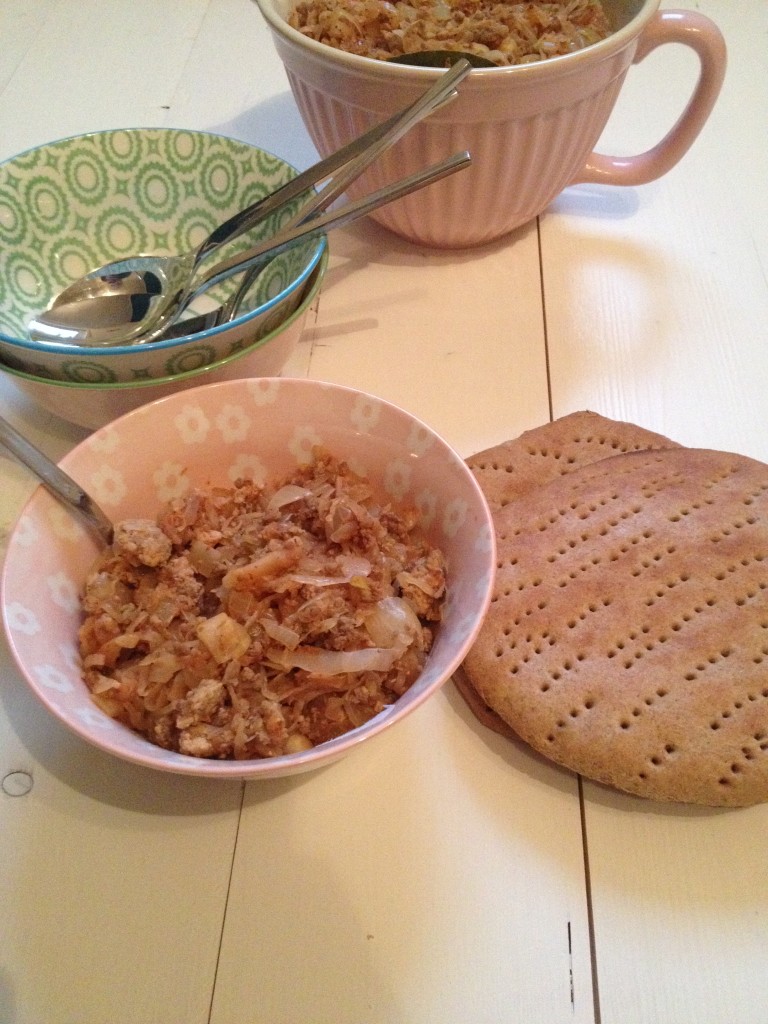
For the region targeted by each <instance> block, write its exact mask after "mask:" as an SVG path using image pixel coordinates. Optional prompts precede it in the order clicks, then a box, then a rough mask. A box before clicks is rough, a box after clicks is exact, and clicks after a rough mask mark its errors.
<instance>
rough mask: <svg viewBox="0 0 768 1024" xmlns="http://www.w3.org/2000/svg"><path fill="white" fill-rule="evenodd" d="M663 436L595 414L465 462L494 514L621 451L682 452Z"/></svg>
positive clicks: (575, 416)
mask: <svg viewBox="0 0 768 1024" xmlns="http://www.w3.org/2000/svg"><path fill="white" fill-rule="evenodd" d="M678 447H679V445H678V444H677V443H676V442H675V441H671V440H670V439H669V438H668V437H664V435H663V434H656V433H654V432H653V431H652V430H646V429H645V428H644V427H638V426H635V424H634V423H624V422H622V421H620V420H611V419H607V418H606V417H605V416H600V415H599V414H598V413H596V412H574V413H571V414H570V415H569V416H562V417H560V419H557V420H554V421H553V422H552V423H546V424H544V425H543V426H540V427H535V428H534V429H533V430H527V431H526V432H525V433H524V434H521V435H520V436H519V437H516V438H515V439H514V440H512V441H505V442H504V443H503V444H499V445H496V446H494V447H493V448H486V449H485V451H482V452H478V453H477V454H476V455H472V456H470V457H469V458H468V459H467V465H468V466H469V467H470V469H471V470H472V472H473V473H474V475H475V477H476V479H477V481H478V483H479V484H480V486H481V487H482V489H483V493H484V494H485V496H486V498H487V500H488V504H489V505H490V507H491V511H492V512H494V511H496V509H499V508H503V507H504V506H505V505H508V504H509V502H510V501H515V500H516V499H517V498H521V497H522V496H523V495H524V494H527V493H528V492H529V491H530V490H531V489H532V488H534V487H541V486H542V485H543V484H546V483H548V482H549V481H550V480H555V479H556V478H557V477H560V476H564V475H565V474H566V473H571V472H573V470H574V469H578V468H579V466H585V465H587V464H588V463H591V462H596V461H597V460H598V459H606V458H609V457H610V456H612V455H618V454H620V453H623V452H631V451H640V450H644V449H654V448H678Z"/></svg>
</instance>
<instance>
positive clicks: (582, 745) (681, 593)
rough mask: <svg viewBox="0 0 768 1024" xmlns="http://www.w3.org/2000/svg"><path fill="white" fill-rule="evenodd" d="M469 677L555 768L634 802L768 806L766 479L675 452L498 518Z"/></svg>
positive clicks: (624, 464) (585, 473)
mask: <svg viewBox="0 0 768 1024" xmlns="http://www.w3.org/2000/svg"><path fill="white" fill-rule="evenodd" d="M495 522H496V528H497V542H498V549H499V561H498V568H497V579H496V583H495V592H494V597H493V600H492V603H491V607H490V610H489V613H488V616H487V618H486V621H485V623H484V625H483V627H482V629H481V631H480V634H479V637H478V640H477V642H476V643H475V645H474V647H473V649H472V650H471V652H470V654H469V655H468V657H467V659H466V661H465V663H464V670H465V672H466V675H467V678H468V680H469V682H470V683H471V685H472V687H473V688H474V690H475V691H476V692H477V694H479V696H480V697H481V699H482V700H483V701H484V702H485V704H486V705H488V706H489V707H490V708H491V709H492V711H493V712H495V713H496V714H497V715H498V716H499V717H500V719H501V720H502V721H503V722H505V723H506V725H507V726H510V727H511V728H512V729H513V730H514V733H515V734H517V735H518V736H519V737H521V738H522V739H523V740H525V741H526V742H527V743H529V744H530V745H531V746H532V747H533V748H534V749H536V750H537V751H539V752H540V753H541V754H543V755H544V756H546V757H548V758H550V759H551V760H553V761H555V762H557V763H559V764H561V765H564V766H565V767H567V768H570V769H572V770H574V771H576V772H579V773H581V774H583V775H584V776H586V777H588V778H590V779H594V780H596V781H598V782H602V783H606V784H608V785H611V786H614V787H616V788H618V789H620V790H624V791H626V792H629V793H634V794H636V795H638V796H642V797H648V798H651V799H656V800H664V801H682V802H686V803H694V804H703V805H709V806H746V805H749V804H754V803H758V802H760V801H765V800H768V466H765V465H764V464H762V463H760V462H756V461H754V460H752V459H748V458H746V457H744V456H740V455H735V454H730V453H723V452H714V451H709V450H702V449H686V448H680V447H678V448H672V447H670V448H666V449H659V450H657V451H640V452H632V453H625V454H619V455H615V456H613V457H611V458H606V459H601V460H599V461H597V462H593V463H591V464H589V465H586V466H582V467H581V468H579V469H576V470H573V471H572V472H570V473H568V474H566V475H564V476H560V477H558V478H557V479H555V480H553V481H551V482H550V483H548V484H546V485H544V486H542V487H534V488H533V489H530V490H529V491H528V492H527V493H526V494H525V495H524V496H522V497H520V498H518V499H517V500H516V501H514V502H510V503H508V504H506V505H505V506H504V507H503V508H502V509H500V510H498V511H497V513H496V516H495Z"/></svg>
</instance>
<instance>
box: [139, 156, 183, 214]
mask: <svg viewBox="0 0 768 1024" xmlns="http://www.w3.org/2000/svg"><path fill="white" fill-rule="evenodd" d="M136 196H137V199H138V202H139V204H140V207H141V213H142V216H144V217H148V218H149V219H150V220H152V221H166V220H168V219H169V218H171V217H173V213H174V211H175V210H177V209H178V207H179V199H180V196H179V183H178V179H177V178H176V176H175V175H174V174H173V173H172V172H171V171H170V170H169V169H168V168H167V167H166V166H165V164H162V163H160V162H159V161H152V162H151V163H147V164H144V165H143V167H141V168H140V169H139V171H137V173H136Z"/></svg>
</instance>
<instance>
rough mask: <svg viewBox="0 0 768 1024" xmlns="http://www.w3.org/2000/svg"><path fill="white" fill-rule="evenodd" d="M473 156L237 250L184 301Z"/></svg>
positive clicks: (453, 160) (429, 169)
mask: <svg viewBox="0 0 768 1024" xmlns="http://www.w3.org/2000/svg"><path fill="white" fill-rule="evenodd" d="M471 159H472V158H471V156H470V154H469V153H467V152H466V151H465V152H464V153H454V155H453V156H451V157H448V159H447V160H441V161H440V162H439V163H437V164H433V165H432V166H431V167H427V168H425V169H424V170H422V171H417V172H416V173H415V174H411V175H409V176H408V177H407V178H401V179H400V180H399V181H395V182H392V183H391V184H389V185H385V186H384V187H383V188H380V189H378V190H377V191H376V192H371V194H370V195H367V196H365V197H364V198H363V199H358V200H356V201H355V202H352V203H347V204H345V205H344V206H341V207H339V208H338V209H335V210H331V212H330V213H325V214H322V215H318V216H315V217H310V218H309V220H306V221H303V222H302V223H301V224H299V225H298V226H297V227H294V228H292V229H289V230H286V231H280V232H279V233H278V234H277V235H273V236H272V237H271V238H267V239H265V240H264V241H263V242H261V243H260V244H259V245H256V246H254V247H253V248H252V249H247V250H246V251H245V252H241V253H237V254H236V255H235V256H230V257H229V259H226V260H222V261H221V263H217V264H216V265H215V266H214V267H212V268H211V269H210V270H209V271H208V272H207V274H206V275H205V276H204V277H203V278H202V279H201V280H200V281H199V282H198V284H197V286H196V287H195V288H194V289H193V290H192V291H191V292H190V293H189V295H188V296H186V298H185V302H184V304H185V305H186V304H188V303H189V302H190V301H192V299H194V298H196V296H198V295H200V294H201V293H202V292H204V291H207V290H208V289H209V288H211V287H212V286H213V285H215V284H218V283H219V282H220V281H224V280H225V279H226V278H228V277H230V276H231V275H232V274H236V273H238V272H239V271H241V270H247V269H248V268H249V267H252V266H253V265H254V264H255V263H259V262H261V261H264V260H266V258H267V257H270V258H271V257H272V256H276V255H277V254H278V253H281V252H283V251H284V250H285V249H290V247H291V246H292V245H296V243H297V242H300V241H301V240H302V239H303V238H308V237H309V236H310V235H319V234H322V233H323V232H325V231H328V230H329V229H330V228H338V227H343V225H345V224H350V223H351V222H352V221H354V220H357V219H358V218H360V217H364V216H366V214H369V213H371V212H372V211H373V210H377V209H378V208H379V207H380V206H384V205H385V204H386V203H392V202H394V201H395V200H396V199H402V198H403V196H407V195H409V194H410V193H411V192H416V191H417V190H418V189H420V188H424V187H425V186H426V185H431V184H432V183H433V182H435V181H439V180H440V179H441V178H445V177H447V175H449V174H454V173H455V172H456V171H460V170H462V169H463V168H465V167H468V166H469V164H470V163H471ZM179 312H180V310H179Z"/></svg>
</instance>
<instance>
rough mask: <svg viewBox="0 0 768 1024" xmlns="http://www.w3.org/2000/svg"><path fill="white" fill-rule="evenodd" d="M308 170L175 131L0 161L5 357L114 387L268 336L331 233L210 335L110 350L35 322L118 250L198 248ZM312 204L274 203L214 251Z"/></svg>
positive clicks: (275, 272)
mask: <svg viewBox="0 0 768 1024" xmlns="http://www.w3.org/2000/svg"><path fill="white" fill-rule="evenodd" d="M295 173H296V172H295V169H294V168H293V167H291V166H290V164H287V163H285V162H284V161H283V160H280V159H279V158H278V157H275V156H273V155H272V154H270V153H267V152H265V151H264V150H262V149H258V148H256V147H255V146H249V145H247V144H246V143H244V142H237V141H235V140H234V139H229V138H225V137H223V136H220V135H213V134H210V133H207V132H193V131H187V130H178V129H173V128H133V129H120V130H117V131H105V132H94V133H92V134H88V135H81V136H76V137H74V138H68V139H62V140H60V141H59V142H53V143H50V144H48V145H45V146H39V147H37V148H36V149H31V150H28V151H27V152H26V153H22V154H21V155H20V156H16V157H13V158H12V159H11V160H7V161H5V162H4V163H2V164H0V360H2V362H4V363H5V364H6V365H7V366H9V367H12V368H14V369H16V370H21V371H24V372H26V373H31V374H33V375H35V376H38V377H48V378H51V379H54V380H63V381H70V382H73V383H79V384H93V383H104V384H114V383H123V382H131V381H142V380H158V379H161V378H166V377H168V376H173V375H176V374H179V373H187V372H189V371H192V370H196V369H200V368H201V367H203V366H207V365H209V364H210V363H213V362H216V361H218V360H220V359H222V358H225V357H227V356H229V355H232V354H234V353H236V352H238V351H241V350H242V349H243V348H244V347H246V346H248V345H251V344H253V342H255V341H257V340H258V339H259V338H261V337H264V336H266V335H267V334H269V333H270V332H271V331H273V330H274V329H275V328H276V327H277V326H279V324H280V323H281V321H282V320H284V319H285V318H286V317H287V316H289V315H290V314H291V313H292V312H293V311H294V310H295V309H296V307H297V305H298V303H299V302H300V301H301V296H302V292H303V288H304V285H305V284H306V282H307V279H308V278H309V276H310V275H311V273H312V271H313V269H314V268H315V267H316V266H317V264H318V262H319V260H320V258H321V256H322V254H323V252H324V251H325V249H326V245H327V242H326V239H325V237H324V236H323V237H321V238H320V239H313V240H312V239H311V240H309V241H305V242H303V243H302V244H300V245H298V246H296V247H294V248H293V249H290V250H289V251H287V252H285V253H283V254H281V255H280V256H277V257H276V258H275V259H274V260H272V262H271V263H270V264H269V265H268V266H267V267H266V268H265V269H264V271H262V273H261V274H260V275H259V277H258V279H257V280H256V282H255V283H254V285H253V286H252V288H251V289H250V291H249V293H248V295H247V296H246V298H245V301H244V303H243V305H242V306H241V309H242V310H243V312H242V313H241V314H240V316H238V318H237V319H236V320H233V321H232V322H231V323H229V324H226V325H224V326H223V327H221V328H218V329H216V330H214V331H208V332H206V333H205V336H204V337H203V336H202V335H201V334H199V335H192V336H188V337H181V338H174V339H172V340H169V341H164V342H153V343H151V344H147V345H124V346H114V347H111V348H87V347H77V346H75V347H73V346H69V345H67V346H64V345H41V344H39V343H38V342H34V341H32V340H31V339H30V338H29V336H28V335H27V332H26V328H25V325H26V323H27V321H28V320H29V317H30V316H31V315H32V314H34V313H38V312H40V311H41V310H43V309H45V308H46V306H47V305H48V304H49V302H50V301H51V299H52V298H54V297H55V296H56V295H57V294H58V293H59V292H60V291H61V290H62V289H63V288H65V287H66V285H68V284H69V283H71V282H72V281H74V280H76V279H77V278H79V277H82V276H83V275H84V274H87V273H88V272H89V271H91V270H93V269H95V268H97V267H100V266H103V265H104V264H105V263H109V262H110V261H111V260H116V259H121V258H124V257H127V256H130V255H134V254H143V253H160V254H174V253H183V252H187V251H189V250H191V249H194V248H195V247H196V246H197V245H198V244H199V243H200V242H201V241H202V240H203V239H204V238H205V237H206V236H207V235H208V234H209V233H210V232H211V231H212V230H213V229H214V228H215V227H216V226H217V225H219V224H220V223H222V222H223V221H225V220H226V219H227V218H228V217H230V216H231V215H232V214H234V213H236V212H237V211H238V210H241V209H243V208H244V207H246V206H248V205H250V204H251V203H253V202H255V201H256V200H257V199H258V198H260V197H261V196H264V195H266V194H268V193H269V192H273V191H274V190H275V189H276V188H278V187H279V186H280V185H282V184H283V183H284V182H286V181H288V180H289V179H290V178H292V177H294V176H295ZM299 205H300V201H299V200H296V201H294V203H293V204H292V205H289V206H288V207H287V208H286V209H284V210H282V211H280V212H279V213H275V214H273V215H272V216H271V217H269V218H267V219H266V220H265V222H264V223H263V224H262V225H259V226H258V227H256V228H254V229H252V230H251V231H250V232H248V233H247V234H246V235H244V236H243V237H242V238H240V239H237V240H235V241H233V242H231V243H230V244H229V245H227V246H226V247H225V248H224V249H222V250H221V252H220V253H219V256H218V257H217V256H215V255H214V256H213V258H212V261H211V262H213V261H217V260H218V258H224V257H225V256H228V255H230V254H231V253H233V252H235V251H237V250H240V249H244V248H247V247H248V246H250V245H253V244H255V242H256V241H258V240H259V239H261V238H265V237H268V236H270V235H272V234H274V232H275V231H276V230H277V229H278V228H279V227H280V226H281V225H282V224H283V223H285V221H286V220H287V219H288V218H289V217H290V216H292V214H293V213H294V212H295V211H296V210H297V209H298V206H299ZM236 283H237V279H233V280H232V281H228V282H224V283H223V284H221V285H219V286H218V287H217V288H215V289H212V290H211V291H210V292H209V293H208V294H207V295H205V296H201V297H200V299H199V300H198V302H197V304H196V306H195V308H196V309H198V310H200V311H204V310H206V309H210V308H212V307H213V306H214V305H219V304H220V303H221V302H222V301H224V300H225V299H226V297H227V296H228V295H229V294H230V292H231V290H232V289H233V288H235V287H236Z"/></svg>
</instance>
